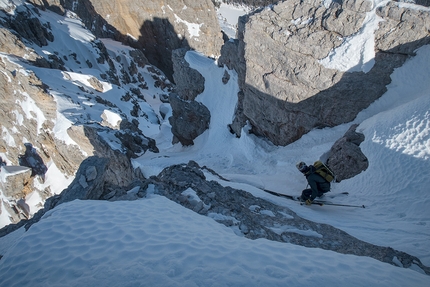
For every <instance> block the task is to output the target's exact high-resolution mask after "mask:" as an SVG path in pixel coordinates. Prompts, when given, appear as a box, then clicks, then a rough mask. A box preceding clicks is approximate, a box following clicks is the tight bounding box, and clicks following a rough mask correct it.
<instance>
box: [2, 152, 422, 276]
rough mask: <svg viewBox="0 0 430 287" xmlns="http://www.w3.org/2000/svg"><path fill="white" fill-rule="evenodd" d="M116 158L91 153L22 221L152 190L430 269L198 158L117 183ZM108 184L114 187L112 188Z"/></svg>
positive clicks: (315, 243) (298, 240) (253, 229)
mask: <svg viewBox="0 0 430 287" xmlns="http://www.w3.org/2000/svg"><path fill="white" fill-rule="evenodd" d="M115 160H116V159H113V160H112V159H107V158H98V157H91V158H88V159H87V160H86V161H85V162H84V164H83V165H82V166H81V167H80V169H79V171H78V174H77V176H76V179H75V181H74V182H73V183H72V184H71V186H70V187H69V188H68V189H67V190H64V191H63V192H62V194H60V195H58V196H56V197H54V198H51V199H50V200H49V201H47V203H46V204H45V208H44V209H43V210H41V211H40V212H39V213H38V215H37V216H35V217H34V218H33V219H31V220H29V221H23V222H21V223H20V225H24V224H26V228H27V229H28V228H30V227H31V225H32V224H34V223H35V222H37V221H38V220H43V218H42V215H43V214H45V213H46V212H47V211H48V210H50V209H52V208H54V207H55V206H58V204H60V203H61V202H67V201H70V200H73V199H106V197H108V196H112V197H110V199H111V200H121V199H123V200H133V199H138V198H142V197H144V196H146V194H147V193H149V192H151V193H156V194H159V195H162V196H165V197H167V198H169V199H170V200H172V201H174V202H177V203H178V204H181V205H182V206H184V207H186V208H188V209H191V210H193V211H194V212H196V213H198V214H201V215H203V216H208V217H211V218H213V219H214V220H216V221H217V222H219V223H220V224H223V225H225V226H227V227H231V228H232V229H233V230H234V231H235V232H236V234H237V235H239V236H244V237H246V238H249V239H258V238H265V239H268V240H273V241H278V242H283V243H289V244H296V245H301V246H305V247H312V248H322V249H325V250H332V251H335V252H339V253H342V254H352V255H357V256H368V257H371V258H374V259H376V260H379V261H382V262H385V263H388V264H391V265H394V266H400V265H399V264H401V266H403V267H404V268H410V267H411V265H412V264H415V265H417V266H419V267H420V268H421V269H422V270H424V272H426V273H427V274H430V268H429V267H427V266H425V265H423V264H422V263H421V261H420V260H419V259H418V258H417V257H415V256H412V255H410V254H407V253H405V252H401V251H398V250H395V249H392V248H390V247H384V246H376V245H373V244H370V243H366V242H364V241H361V240H359V239H357V238H355V237H353V236H351V235H349V234H347V233H346V232H343V231H341V230H339V229H336V228H334V227H333V226H330V225H327V224H322V223H314V222H312V221H309V220H307V219H304V218H301V217H300V216H298V215H297V214H296V213H294V212H293V211H291V210H290V209H288V208H286V207H282V206H279V205H276V204H273V203H272V202H270V201H267V200H264V199H261V198H258V197H255V196H253V195H252V194H251V193H249V192H246V191H244V190H238V189H234V188H231V187H230V186H226V187H224V186H222V185H221V184H219V183H218V182H216V181H214V180H211V181H208V180H207V179H206V177H205V172H210V173H213V175H214V176H218V177H220V176H219V175H218V174H216V173H214V172H213V171H212V170H210V169H208V168H206V167H200V166H199V165H198V164H197V163H196V162H193V161H190V162H189V163H188V164H178V165H173V166H170V167H167V168H165V169H164V170H163V171H162V172H161V173H160V174H159V175H158V176H153V177H151V178H149V179H143V178H141V177H140V176H139V175H136V174H135V175H132V174H131V173H128V172H126V171H125V170H124V169H123V170H122V171H125V174H128V175H131V177H129V178H130V179H132V178H134V179H135V180H134V181H133V182H131V183H130V182H124V184H126V183H130V184H129V185H117V186H116V189H112V188H109V187H111V186H112V183H114V184H115V185H116V184H118V182H116V181H114V182H113V181H112V180H110V179H109V176H105V175H103V172H104V171H108V170H109V169H112V168H113V166H112V163H114V162H115ZM116 167H117V166H115V168H116ZM126 169H127V167H126ZM220 178H221V177H220ZM223 180H225V179H223ZM149 185H151V189H150V190H149V189H148V187H149ZM109 189H110V190H112V192H110V193H107V192H108V191H109ZM41 218H42V219H41ZM16 226H18V225H14V226H13V225H11V226H8V227H6V228H3V229H0V237H1V236H4V235H5V234H7V233H8V232H11V231H12V230H13V229H14V228H16ZM282 227H285V229H283V228H282Z"/></svg>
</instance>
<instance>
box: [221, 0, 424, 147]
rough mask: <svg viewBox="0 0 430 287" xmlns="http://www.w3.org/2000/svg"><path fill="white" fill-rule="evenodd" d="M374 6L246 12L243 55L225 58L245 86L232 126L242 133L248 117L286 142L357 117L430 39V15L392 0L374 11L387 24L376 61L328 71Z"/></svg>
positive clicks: (361, 1)
mask: <svg viewBox="0 0 430 287" xmlns="http://www.w3.org/2000/svg"><path fill="white" fill-rule="evenodd" d="M371 9H373V7H371V2H369V1H366V0H345V1H333V2H331V4H330V6H329V7H328V8H326V7H325V6H323V5H321V1H313V0H305V1H285V2H282V3H279V4H277V5H274V6H273V7H272V8H271V9H264V10H261V11H259V12H256V13H254V14H252V15H248V16H245V17H241V18H240V19H239V23H238V36H239V37H238V43H237V51H238V52H237V54H236V55H238V57H239V60H238V61H237V60H232V59H227V57H224V55H223V56H222V57H221V59H220V64H229V65H235V67H234V68H235V69H236V71H237V72H238V75H239V85H240V88H241V90H242V93H241V94H240V95H239V96H240V97H241V98H239V105H240V106H238V108H237V112H236V119H235V120H234V122H233V123H232V125H231V127H232V129H233V131H234V132H235V133H236V134H238V135H239V134H240V128H241V127H242V126H243V125H244V124H245V122H246V121H249V123H250V124H251V125H252V130H251V132H253V133H255V134H257V135H261V136H265V137H267V138H268V139H270V140H271V141H272V142H273V143H275V144H277V145H287V144H289V143H291V142H293V141H295V140H297V139H299V138H300V137H301V136H302V135H303V134H305V133H307V132H309V131H310V130H311V129H313V128H322V127H330V126H335V125H339V124H341V123H345V122H349V121H352V120H353V119H354V118H355V116H356V115H357V113H358V112H360V111H361V110H362V109H364V108H366V107H367V106H368V105H369V104H370V103H372V102H373V101H375V100H376V99H377V98H379V97H380V96H381V95H382V94H383V93H384V92H385V91H386V85H387V84H388V83H390V81H391V79H390V74H391V73H392V71H393V69H394V68H396V67H399V66H401V65H402V64H403V63H404V62H405V60H406V59H407V58H408V57H410V56H413V55H414V52H413V51H414V50H415V49H417V48H418V47H420V46H422V45H425V44H428V43H429V42H430V37H429V31H430V30H429V25H430V22H429V21H428V19H430V13H429V12H426V11H419V10H414V9H408V8H402V7H401V6H400V5H399V4H398V3H397V2H391V1H390V2H388V3H386V5H385V6H381V7H378V8H376V14H377V15H378V16H380V17H381V18H382V19H383V21H381V22H379V26H378V27H377V29H376V31H375V41H374V50H375V58H374V64H373V66H372V65H371V64H372V63H368V62H366V61H365V59H362V60H360V61H359V62H358V66H357V67H352V69H349V70H348V71H340V70H337V69H334V68H326V67H325V66H324V65H323V63H324V61H323V59H325V58H326V57H327V56H328V55H329V54H330V52H331V51H333V50H334V49H335V48H337V47H339V46H340V45H341V44H342V43H343V42H344V41H345V40H347V39H348V37H352V36H353V35H354V34H355V33H357V32H358V31H359V30H360V29H361V27H362V24H363V21H364V20H365V17H366V13H367V12H369V11H370V10H371ZM256 39H258V40H256ZM233 44H234V43H233ZM228 45H232V43H231V42H229V44H228ZM230 49H234V48H230ZM261 55H264V56H263V57H262V56H261ZM371 66H372V67H371ZM370 67H371V68H370Z"/></svg>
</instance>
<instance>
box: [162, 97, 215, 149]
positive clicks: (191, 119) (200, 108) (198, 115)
mask: <svg viewBox="0 0 430 287" xmlns="http://www.w3.org/2000/svg"><path fill="white" fill-rule="evenodd" d="M169 100H170V105H171V106H172V116H171V117H169V122H170V124H171V125H172V134H173V136H174V138H173V143H177V142H180V143H181V144H182V145H185V146H188V145H193V144H194V139H195V138H196V137H198V136H199V135H201V134H202V133H203V132H204V131H205V130H207V129H208V128H209V123H210V119H211V114H210V111H209V110H208V108H206V107H205V106H204V105H203V104H201V103H199V102H196V101H185V100H182V99H181V98H180V97H179V96H178V94H175V93H171V94H170V97H169Z"/></svg>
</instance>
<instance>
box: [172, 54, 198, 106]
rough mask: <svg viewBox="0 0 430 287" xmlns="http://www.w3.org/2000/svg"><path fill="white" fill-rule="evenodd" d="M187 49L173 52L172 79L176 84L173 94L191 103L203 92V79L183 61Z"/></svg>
mask: <svg viewBox="0 0 430 287" xmlns="http://www.w3.org/2000/svg"><path fill="white" fill-rule="evenodd" d="M187 51H188V49H187V48H182V49H177V50H175V51H173V54H172V61H173V79H174V81H175V83H176V86H175V92H176V93H177V94H178V95H179V97H180V98H181V99H183V100H186V101H193V100H194V99H195V98H196V97H197V95H199V94H201V93H202V92H203V91H204V90H205V78H204V77H203V76H202V75H201V74H200V73H199V72H198V71H197V70H195V69H192V68H191V67H190V64H188V62H187V61H186V60H185V54H186V53H187Z"/></svg>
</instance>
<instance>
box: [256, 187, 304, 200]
mask: <svg viewBox="0 0 430 287" xmlns="http://www.w3.org/2000/svg"><path fill="white" fill-rule="evenodd" d="M262 190H263V191H265V192H267V193H270V194H273V195H276V196H280V197H285V198H288V199H291V200H295V201H298V198H299V197H298V196H294V195H289V194H284V193H279V192H275V191H271V190H268V189H262Z"/></svg>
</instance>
